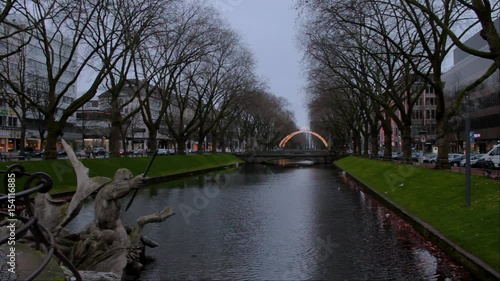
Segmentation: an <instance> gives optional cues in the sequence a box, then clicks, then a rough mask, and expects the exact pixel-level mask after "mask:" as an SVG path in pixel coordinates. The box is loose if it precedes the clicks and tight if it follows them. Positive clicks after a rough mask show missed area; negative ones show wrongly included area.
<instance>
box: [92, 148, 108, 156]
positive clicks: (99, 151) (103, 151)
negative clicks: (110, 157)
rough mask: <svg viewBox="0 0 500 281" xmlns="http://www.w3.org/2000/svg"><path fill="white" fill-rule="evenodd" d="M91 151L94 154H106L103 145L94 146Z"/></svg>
mask: <svg viewBox="0 0 500 281" xmlns="http://www.w3.org/2000/svg"><path fill="white" fill-rule="evenodd" d="M92 153H93V154H94V156H98V155H106V149H105V148H104V147H94V150H93V151H92Z"/></svg>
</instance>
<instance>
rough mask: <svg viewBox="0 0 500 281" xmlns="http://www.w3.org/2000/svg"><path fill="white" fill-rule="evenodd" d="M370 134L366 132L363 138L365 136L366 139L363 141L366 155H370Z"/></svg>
mask: <svg viewBox="0 0 500 281" xmlns="http://www.w3.org/2000/svg"><path fill="white" fill-rule="evenodd" d="M369 136H370V135H369V134H368V133H366V134H363V138H364V141H363V154H365V155H368V148H369V141H368V138H369Z"/></svg>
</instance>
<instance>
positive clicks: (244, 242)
mask: <svg viewBox="0 0 500 281" xmlns="http://www.w3.org/2000/svg"><path fill="white" fill-rule="evenodd" d="M124 202H126V200H125V201H124ZM123 205H125V204H123ZM168 205H171V206H173V207H174V209H175V212H176V215H174V216H172V217H170V218H169V219H167V220H166V221H165V222H163V223H160V224H149V225H147V226H146V227H145V229H144V234H146V235H147V236H148V237H149V238H151V239H153V240H154V241H156V242H158V243H159V244H160V246H159V247H157V248H154V249H147V254H148V255H151V256H154V257H155V258H156V260H155V261H154V262H153V263H151V264H148V265H147V266H146V267H145V270H144V271H143V273H142V274H141V280H167V279H170V280H179V279H231V280H249V279H250V280H255V279H260V280H278V279H279V280H292V279H295V280H298V279H300V280H302V279H330V280H457V279H461V280H463V279H468V278H470V277H469V276H468V275H467V274H466V273H464V271H463V269H461V267H458V266H455V265H453V264H452V263H451V262H449V260H448V259H447V258H446V257H444V256H443V255H442V254H440V253H438V252H437V251H436V250H435V249H434V248H433V247H432V245H429V243H426V242H425V241H423V240H422V239H421V238H419V237H418V235H417V234H415V233H414V232H413V231H412V230H409V227H407V226H404V225H402V224H404V223H401V222H399V221H398V220H397V219H396V218H394V219H393V217H395V216H394V214H392V213H389V211H387V210H386V209H385V208H383V207H382V206H380V205H379V204H377V203H376V202H374V201H373V200H372V199H370V198H368V196H367V195H365V194H364V193H363V192H361V191H359V190H356V189H353V188H350V187H349V186H347V185H345V184H344V183H343V182H342V178H341V177H340V176H339V171H338V170H335V169H333V168H332V167H318V166H314V167H296V168H287V167H279V166H263V165H248V166H245V167H243V168H240V169H236V170H232V171H228V172H222V173H218V174H212V175H206V176H197V177H192V178H188V179H185V180H180V181H175V182H170V183H164V184H160V185H157V186H152V187H150V188H148V189H143V190H140V191H139V193H138V194H137V196H136V198H135V201H134V203H133V205H132V207H131V208H130V209H129V210H128V211H127V212H125V213H123V221H124V222H125V223H129V224H133V223H134V221H135V220H136V218H137V217H139V216H141V215H145V214H150V213H153V212H156V211H159V210H161V209H162V208H163V207H164V206H168ZM87 209H88V208H87ZM88 210H90V209H88Z"/></svg>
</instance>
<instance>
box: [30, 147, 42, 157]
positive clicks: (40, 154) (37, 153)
mask: <svg viewBox="0 0 500 281" xmlns="http://www.w3.org/2000/svg"><path fill="white" fill-rule="evenodd" d="M44 153H45V149H42V150H41V151H40V150H33V153H31V158H42V157H43V154H44Z"/></svg>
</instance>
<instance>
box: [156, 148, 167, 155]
mask: <svg viewBox="0 0 500 281" xmlns="http://www.w3.org/2000/svg"><path fill="white" fill-rule="evenodd" d="M157 154H158V155H167V154H168V151H167V149H165V148H160V149H158V152H157Z"/></svg>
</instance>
